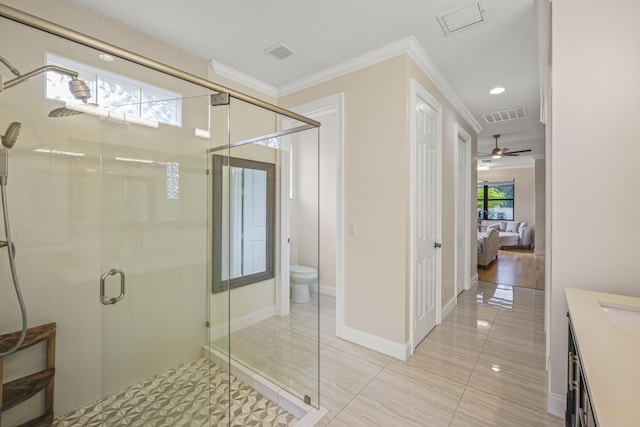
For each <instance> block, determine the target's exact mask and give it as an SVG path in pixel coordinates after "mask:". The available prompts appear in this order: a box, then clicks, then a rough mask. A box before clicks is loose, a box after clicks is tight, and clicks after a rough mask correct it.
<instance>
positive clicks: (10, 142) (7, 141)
mask: <svg viewBox="0 0 640 427" xmlns="http://www.w3.org/2000/svg"><path fill="white" fill-rule="evenodd" d="M20 129H22V125H21V124H20V123H19V122H13V123H11V124H10V125H9V127H7V131H6V132H5V133H4V136H2V137H0V139H1V140H2V145H4V146H5V147H7V148H11V147H13V146H14V144H15V143H16V141H17V140H18V136H19V135H20Z"/></svg>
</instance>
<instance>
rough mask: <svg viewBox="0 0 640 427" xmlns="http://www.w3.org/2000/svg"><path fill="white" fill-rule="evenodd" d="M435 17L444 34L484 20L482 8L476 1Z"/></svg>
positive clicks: (447, 34)
mask: <svg viewBox="0 0 640 427" xmlns="http://www.w3.org/2000/svg"><path fill="white" fill-rule="evenodd" d="M436 18H438V22H439V23H440V26H441V27H442V31H444V35H445V36H449V35H451V34H453V33H455V32H457V31H460V30H462V29H465V28H468V27H470V26H471V25H475V24H480V23H481V22H484V21H485V17H484V9H483V8H482V6H481V5H480V3H478V2H473V3H469V4H468V5H466V6H462V7H461V8H459V9H455V10H452V11H450V12H446V13H443V14H441V15H438V16H436Z"/></svg>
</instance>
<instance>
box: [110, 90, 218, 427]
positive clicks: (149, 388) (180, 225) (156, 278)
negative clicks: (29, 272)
mask: <svg viewBox="0 0 640 427" xmlns="http://www.w3.org/2000/svg"><path fill="white" fill-rule="evenodd" d="M208 99H209V97H208V96H201V97H194V98H189V99H183V100H182V114H183V126H182V127H176V126H169V125H163V124H160V125H159V126H158V127H157V128H152V127H146V126H141V125H137V124H124V123H122V122H113V121H109V120H102V121H101V141H100V144H101V153H100V155H101V189H102V195H101V199H102V224H101V226H102V277H101V279H100V299H101V303H102V305H101V307H102V363H101V365H102V396H103V401H102V408H101V410H102V417H103V422H104V425H105V426H121V425H147V424H145V423H149V424H150V425H156V423H157V425H197V426H200V425H202V426H205V425H210V418H211V412H212V410H213V409H212V407H211V399H210V397H211V382H210V372H211V367H210V363H209V359H208V357H207V356H206V355H205V354H206V353H205V352H203V348H204V347H205V346H208V333H207V321H208V295H209V293H208V288H207V203H208V200H207V199H208V196H207V194H208V193H209V192H208V190H207V189H208V185H209V184H208V180H207V174H206V172H207V167H208V165H207V155H206V152H207V149H208V144H209V140H208V138H205V139H203V138H200V137H196V136H194V135H195V133H194V127H196V128H200V129H205V130H206V129H207V128H208V119H209V117H208V114H209V113H208V105H209V102H208ZM225 375H226V374H225V373H220V374H219V375H217V377H218V380H219V381H221V382H224V381H225V379H224V378H225ZM227 377H228V376H227ZM225 401H227V400H225ZM224 405H226V403H223V404H222V406H223V407H222V408H218V409H217V410H218V412H220V411H223V412H224V411H225V408H224ZM167 423H169V424H167Z"/></svg>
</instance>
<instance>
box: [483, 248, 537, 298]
mask: <svg viewBox="0 0 640 427" xmlns="http://www.w3.org/2000/svg"><path fill="white" fill-rule="evenodd" d="M478 280H479V281H481V282H491V283H499V284H502V285H512V286H522V287H525V288H532V289H542V290H544V288H545V286H544V256H540V255H535V254H534V253H533V251H531V250H527V249H508V250H500V251H499V252H498V259H496V260H494V261H493V262H492V263H491V264H489V265H488V266H487V268H486V269H483V268H481V267H478Z"/></svg>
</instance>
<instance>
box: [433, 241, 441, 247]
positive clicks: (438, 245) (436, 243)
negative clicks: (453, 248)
mask: <svg viewBox="0 0 640 427" xmlns="http://www.w3.org/2000/svg"><path fill="white" fill-rule="evenodd" d="M433 247H434V248H436V249H438V248H441V247H442V243H438V242H435V243H434V244H433Z"/></svg>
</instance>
